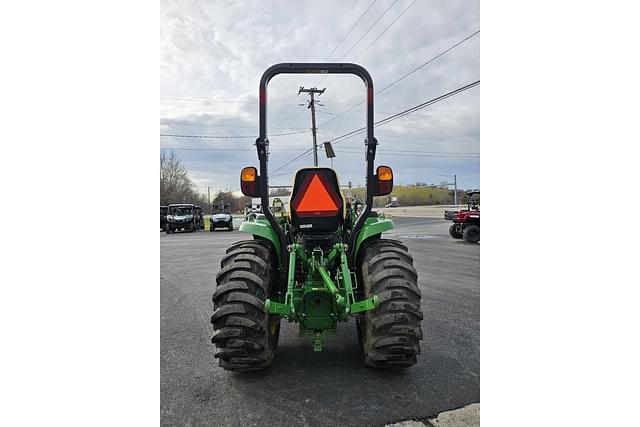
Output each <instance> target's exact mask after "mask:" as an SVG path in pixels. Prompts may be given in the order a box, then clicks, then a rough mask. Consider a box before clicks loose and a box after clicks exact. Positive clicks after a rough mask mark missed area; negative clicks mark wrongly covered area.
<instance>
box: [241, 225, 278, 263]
mask: <svg viewBox="0 0 640 427" xmlns="http://www.w3.org/2000/svg"><path fill="white" fill-rule="evenodd" d="M239 231H241V232H243V233H249V234H253V235H254V236H258V237H262V238H263V239H267V240H268V241H270V242H271V244H272V245H273V247H274V248H275V250H276V254H277V255H278V260H280V255H281V254H280V239H278V235H277V234H276V233H275V231H273V228H272V227H271V224H269V222H268V221H267V220H266V219H258V220H255V221H244V222H243V223H242V224H240V228H239Z"/></svg>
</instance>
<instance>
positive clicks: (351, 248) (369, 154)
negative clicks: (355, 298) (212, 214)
mask: <svg viewBox="0 0 640 427" xmlns="http://www.w3.org/2000/svg"><path fill="white" fill-rule="evenodd" d="M278 74H354V75H356V76H358V77H360V78H361V79H362V81H363V82H364V84H365V86H366V90H367V92H366V93H367V126H366V131H367V136H366V138H365V140H364V143H365V147H366V157H365V159H366V162H367V197H366V202H365V208H364V210H363V211H362V213H361V214H360V216H359V217H358V220H357V221H356V223H355V224H354V226H353V229H352V230H351V232H350V233H349V236H348V237H347V245H348V255H349V263H350V264H352V265H353V263H354V262H355V239H356V236H357V235H358V232H359V231H360V229H361V228H362V226H363V224H364V222H365V220H366V219H367V217H368V216H369V213H370V212H371V207H372V206H373V193H374V187H373V186H374V179H373V176H374V174H373V166H374V165H373V161H374V159H375V157H376V146H377V145H378V141H377V140H376V138H375V136H374V134H373V128H374V126H373V124H374V118H373V95H374V91H373V79H372V78H371V75H370V74H369V72H368V71H367V70H365V69H364V68H363V67H362V66H360V65H358V64H351V63H281V64H275V65H272V66H271V67H269V68H268V69H267V70H266V71H265V72H264V73H263V74H262V78H261V79H260V132H259V136H258V139H256V149H257V151H258V159H259V160H260V177H261V179H260V199H261V202H262V206H269V178H268V170H267V162H268V160H269V159H268V157H269V155H268V153H269V139H268V138H267V86H268V85H269V81H270V80H271V79H272V78H273V77H275V76H277V75H278ZM263 213H264V216H265V217H266V218H267V220H268V221H269V223H270V224H271V227H272V228H273V230H274V231H275V233H276V234H277V235H278V238H279V240H280V256H281V260H280V261H281V262H280V264H281V265H282V266H283V269H284V270H285V274H286V269H287V267H288V255H287V245H288V244H290V243H292V242H287V241H286V236H285V234H284V232H283V231H282V229H281V228H280V226H279V225H278V222H277V221H276V219H275V218H274V216H273V214H272V213H271V211H270V210H269V209H268V208H267V209H263Z"/></svg>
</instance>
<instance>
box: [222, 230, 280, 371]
mask: <svg viewBox="0 0 640 427" xmlns="http://www.w3.org/2000/svg"><path fill="white" fill-rule="evenodd" d="M274 257H275V254H274V253H273V252H272V250H271V247H270V246H269V244H268V243H263V242H259V241H255V240H247V241H242V242H237V243H234V244H233V245H232V246H231V247H230V248H229V249H228V250H227V253H226V255H225V256H223V258H222V261H221V263H220V264H221V268H220V271H219V272H218V274H217V275H216V284H217V286H216V290H215V292H214V293H213V297H212V299H213V305H214V313H213V316H212V317H211V323H212V324H213V329H214V334H213V336H212V337H211V342H212V343H213V344H215V346H216V347H217V352H216V354H215V357H216V358H217V359H218V361H219V362H218V363H219V365H220V367H222V368H224V369H226V370H231V371H253V370H258V369H265V368H268V367H269V366H270V365H271V363H272V362H273V358H274V356H275V349H276V346H277V342H278V334H279V331H280V323H279V320H278V318H276V317H271V316H269V315H268V314H267V313H265V312H264V302H265V300H266V299H267V298H268V296H269V291H270V289H271V287H272V284H273V283H272V282H273V281H274V280H275V269H274V262H275V258H274Z"/></svg>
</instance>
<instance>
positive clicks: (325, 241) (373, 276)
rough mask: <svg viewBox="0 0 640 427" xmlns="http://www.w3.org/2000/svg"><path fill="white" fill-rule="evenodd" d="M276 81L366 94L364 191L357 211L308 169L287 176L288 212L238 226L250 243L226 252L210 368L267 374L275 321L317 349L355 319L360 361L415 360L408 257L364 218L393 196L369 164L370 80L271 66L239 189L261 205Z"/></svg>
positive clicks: (393, 364)
mask: <svg viewBox="0 0 640 427" xmlns="http://www.w3.org/2000/svg"><path fill="white" fill-rule="evenodd" d="M281 73H293V74H306V73H321V74H334V73H346V74H355V75H357V76H359V77H360V78H361V79H362V80H363V81H364V83H365V85H366V88H367V101H368V102H367V127H366V131H367V136H366V139H365V149H366V169H367V181H366V182H367V192H366V201H365V203H364V206H363V207H362V206H360V209H357V208H358V207H357V206H353V205H352V204H350V203H347V202H346V201H345V198H344V195H343V194H342V192H341V190H340V184H339V182H338V176H337V175H336V172H335V171H334V170H333V169H330V168H325V167H307V168H302V169H300V170H298V171H297V172H296V174H295V178H294V184H293V188H292V193H291V198H290V201H289V209H288V213H287V215H285V216H275V215H274V214H273V213H272V212H271V210H270V209H263V214H264V215H261V216H259V217H257V218H256V219H253V220H249V221H245V222H244V223H242V225H241V226H240V231H241V232H245V233H249V234H251V235H252V237H253V239H251V240H243V241H240V242H236V243H234V244H232V245H231V247H229V248H228V249H227V251H226V255H225V256H224V257H223V258H222V261H221V269H220V271H219V272H218V274H217V276H216V284H217V287H216V290H215V292H214V294H213V304H214V312H213V316H212V317H211V323H212V324H213V329H214V334H213V337H212V338H211V341H212V342H213V343H214V344H215V345H216V347H217V352H216V354H215V357H216V358H218V360H219V365H220V366H221V367H222V368H224V369H227V370H231V371H251V370H258V369H264V368H267V367H269V366H270V365H271V364H272V362H273V360H274V357H275V353H276V347H277V345H278V336H279V332H280V322H281V320H282V319H286V320H288V321H289V322H296V323H298V324H299V326H300V336H301V337H307V338H308V339H310V340H311V343H312V346H313V350H314V351H321V350H322V343H323V341H324V340H325V338H327V337H330V336H334V335H336V330H337V326H338V323H339V322H346V321H348V320H349V319H350V318H351V317H355V318H356V325H357V332H358V341H359V345H360V350H361V353H362V357H363V359H364V363H365V364H366V365H368V366H371V367H375V368H405V367H409V366H412V365H414V364H415V363H416V362H417V356H418V355H419V354H420V340H422V329H421V326H420V324H421V321H422V312H421V309H420V298H421V292H420V289H419V287H418V276H417V272H416V270H415V269H414V267H413V258H412V257H411V255H410V254H409V252H408V250H407V247H406V246H404V245H403V244H402V243H401V242H399V241H396V240H390V239H383V238H382V237H381V235H382V233H383V232H385V231H389V230H391V229H392V228H393V222H392V221H391V220H390V219H386V218H384V216H383V215H377V214H376V213H375V212H372V210H371V208H372V206H373V198H374V196H384V195H387V194H389V193H391V190H392V189H393V172H392V170H391V168H389V167H387V166H378V167H377V168H376V173H375V174H374V159H375V155H376V147H377V145H378V141H377V140H376V139H375V137H374V134H373V128H374V126H373V125H374V120H373V93H374V91H373V81H372V79H371V76H370V75H369V73H368V72H367V71H366V70H365V69H364V68H362V67H361V66H359V65H356V64H344V63H340V64H338V63H332V64H325V63H317V64H313V63H311V64H292V63H286V64H276V65H274V66H272V67H270V68H269V69H267V70H266V71H265V72H264V74H263V76H262V79H261V80H260V135H259V137H258V139H257V140H256V147H257V152H258V159H259V163H260V164H259V169H258V168H255V167H246V168H244V169H243V170H242V172H241V174H240V181H241V189H242V192H243V194H245V195H246V196H249V197H260V198H261V200H262V206H269V184H268V175H267V164H268V152H269V149H268V148H269V140H268V139H267V129H266V123H267V120H266V101H267V85H268V83H269V80H271V78H273V77H274V76H276V75H278V74H281Z"/></svg>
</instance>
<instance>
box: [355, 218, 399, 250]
mask: <svg viewBox="0 0 640 427" xmlns="http://www.w3.org/2000/svg"><path fill="white" fill-rule="evenodd" d="M391 229H393V221H391V220H390V219H385V218H380V217H377V218H367V220H366V221H365V223H364V225H363V226H362V229H361V230H360V233H359V234H358V237H357V238H356V251H355V253H356V256H357V255H358V251H359V250H360V245H362V242H364V241H365V240H367V239H368V238H369V237H373V236H375V235H376V234H381V233H383V232H385V231H389V230H391Z"/></svg>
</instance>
